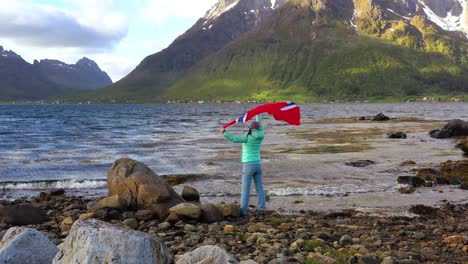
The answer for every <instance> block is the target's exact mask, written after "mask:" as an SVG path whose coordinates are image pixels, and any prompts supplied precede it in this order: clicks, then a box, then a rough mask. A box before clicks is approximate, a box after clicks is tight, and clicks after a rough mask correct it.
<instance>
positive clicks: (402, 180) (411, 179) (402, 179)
mask: <svg viewBox="0 0 468 264" xmlns="http://www.w3.org/2000/svg"><path fill="white" fill-rule="evenodd" d="M397 182H398V183H399V184H408V185H412V186H413V187H420V186H423V185H424V184H425V183H426V181H425V180H423V179H421V178H419V177H415V176H398V178H397Z"/></svg>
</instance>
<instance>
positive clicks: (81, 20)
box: [0, 0, 217, 81]
mask: <svg viewBox="0 0 468 264" xmlns="http://www.w3.org/2000/svg"><path fill="white" fill-rule="evenodd" d="M216 2H217V1H216V0H196V1H194V0H133V1H128V0H8V1H2V8H1V9H0V45H1V46H3V47H4V48H5V49H7V50H13V51H15V52H16V53H18V54H20V55H21V56H22V57H23V58H24V59H25V60H27V61H29V62H33V60H35V59H37V60H40V59H46V58H47V59H58V60H61V61H64V62H66V63H75V62H76V61H77V60H79V59H80V58H82V57H84V56H86V57H88V58H90V59H93V60H95V61H96V62H97V63H98V64H99V66H100V67H101V69H102V70H104V71H106V72H107V73H108V74H109V75H110V77H111V78H112V80H113V81H117V80H119V79H120V78H122V77H124V76H125V75H126V74H128V73H129V72H130V71H131V70H133V69H134V68H135V67H136V65H138V63H139V62H141V60H143V59H144V58H145V57H146V56H148V55H150V54H153V53H156V52H158V51H160V50H161V49H163V48H165V47H167V46H168V45H169V44H170V43H171V42H172V41H173V40H174V39H175V38H176V37H177V36H179V35H180V34H182V33H183V32H184V31H185V30H187V29H188V28H190V27H191V26H192V25H193V24H194V23H195V22H196V21H197V19H198V18H200V17H202V16H203V15H204V14H205V12H206V11H207V10H208V9H210V8H211V7H212V6H213V5H214V4H215V3H216Z"/></svg>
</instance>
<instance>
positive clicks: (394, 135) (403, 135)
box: [387, 132, 407, 139]
mask: <svg viewBox="0 0 468 264" xmlns="http://www.w3.org/2000/svg"><path fill="white" fill-rule="evenodd" d="M387 138H397V139H406V138H407V135H406V133H403V132H397V133H390V134H387Z"/></svg>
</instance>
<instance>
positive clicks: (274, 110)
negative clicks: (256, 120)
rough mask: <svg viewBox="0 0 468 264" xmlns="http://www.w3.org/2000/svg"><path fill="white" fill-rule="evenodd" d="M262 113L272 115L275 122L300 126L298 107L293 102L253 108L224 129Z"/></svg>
mask: <svg viewBox="0 0 468 264" xmlns="http://www.w3.org/2000/svg"><path fill="white" fill-rule="evenodd" d="M263 113H268V114H270V115H272V116H273V117H274V118H275V120H278V121H285V122H287V123H289V124H290V125H295V126H299V125H300V124H301V112H300V108H299V106H298V105H297V104H295V103H293V102H280V103H268V104H264V105H261V106H258V107H255V108H254V109H252V110H250V111H248V112H247V113H246V114H245V115H243V116H241V117H239V118H238V119H235V120H232V121H231V122H230V123H229V124H227V125H225V126H224V128H225V129H226V128H228V127H230V126H232V125H234V124H237V123H245V122H247V121H249V120H250V119H252V118H253V117H254V116H256V115H259V114H263Z"/></svg>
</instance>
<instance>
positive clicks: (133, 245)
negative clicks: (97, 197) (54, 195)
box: [52, 219, 172, 264]
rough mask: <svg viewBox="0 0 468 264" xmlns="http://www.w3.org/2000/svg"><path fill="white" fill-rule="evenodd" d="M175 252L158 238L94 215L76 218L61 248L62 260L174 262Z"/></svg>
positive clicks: (59, 256) (57, 259)
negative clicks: (172, 252) (94, 217)
mask: <svg viewBox="0 0 468 264" xmlns="http://www.w3.org/2000/svg"><path fill="white" fill-rule="evenodd" d="M171 261H172V256H171V254H170V253H169V251H168V250H167V248H166V246H165V245H164V243H163V242H161V241H160V240H159V239H158V238H156V237H154V236H152V235H149V234H146V233H142V232H138V231H134V230H130V229H128V228H125V227H121V226H116V225H112V224H109V223H106V222H103V221H99V220H95V219H79V220H77V221H76V222H75V223H74V224H73V226H72V228H71V230H70V233H69V235H68V236H67V238H66V239H65V241H64V242H63V246H62V249H61V250H60V251H59V253H58V254H57V255H56V256H55V258H54V259H53V262H52V263H53V264H59V263H63V264H65V263H67V264H68V263H82V264H88V263H89V264H91V263H135V264H144V263H171Z"/></svg>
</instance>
